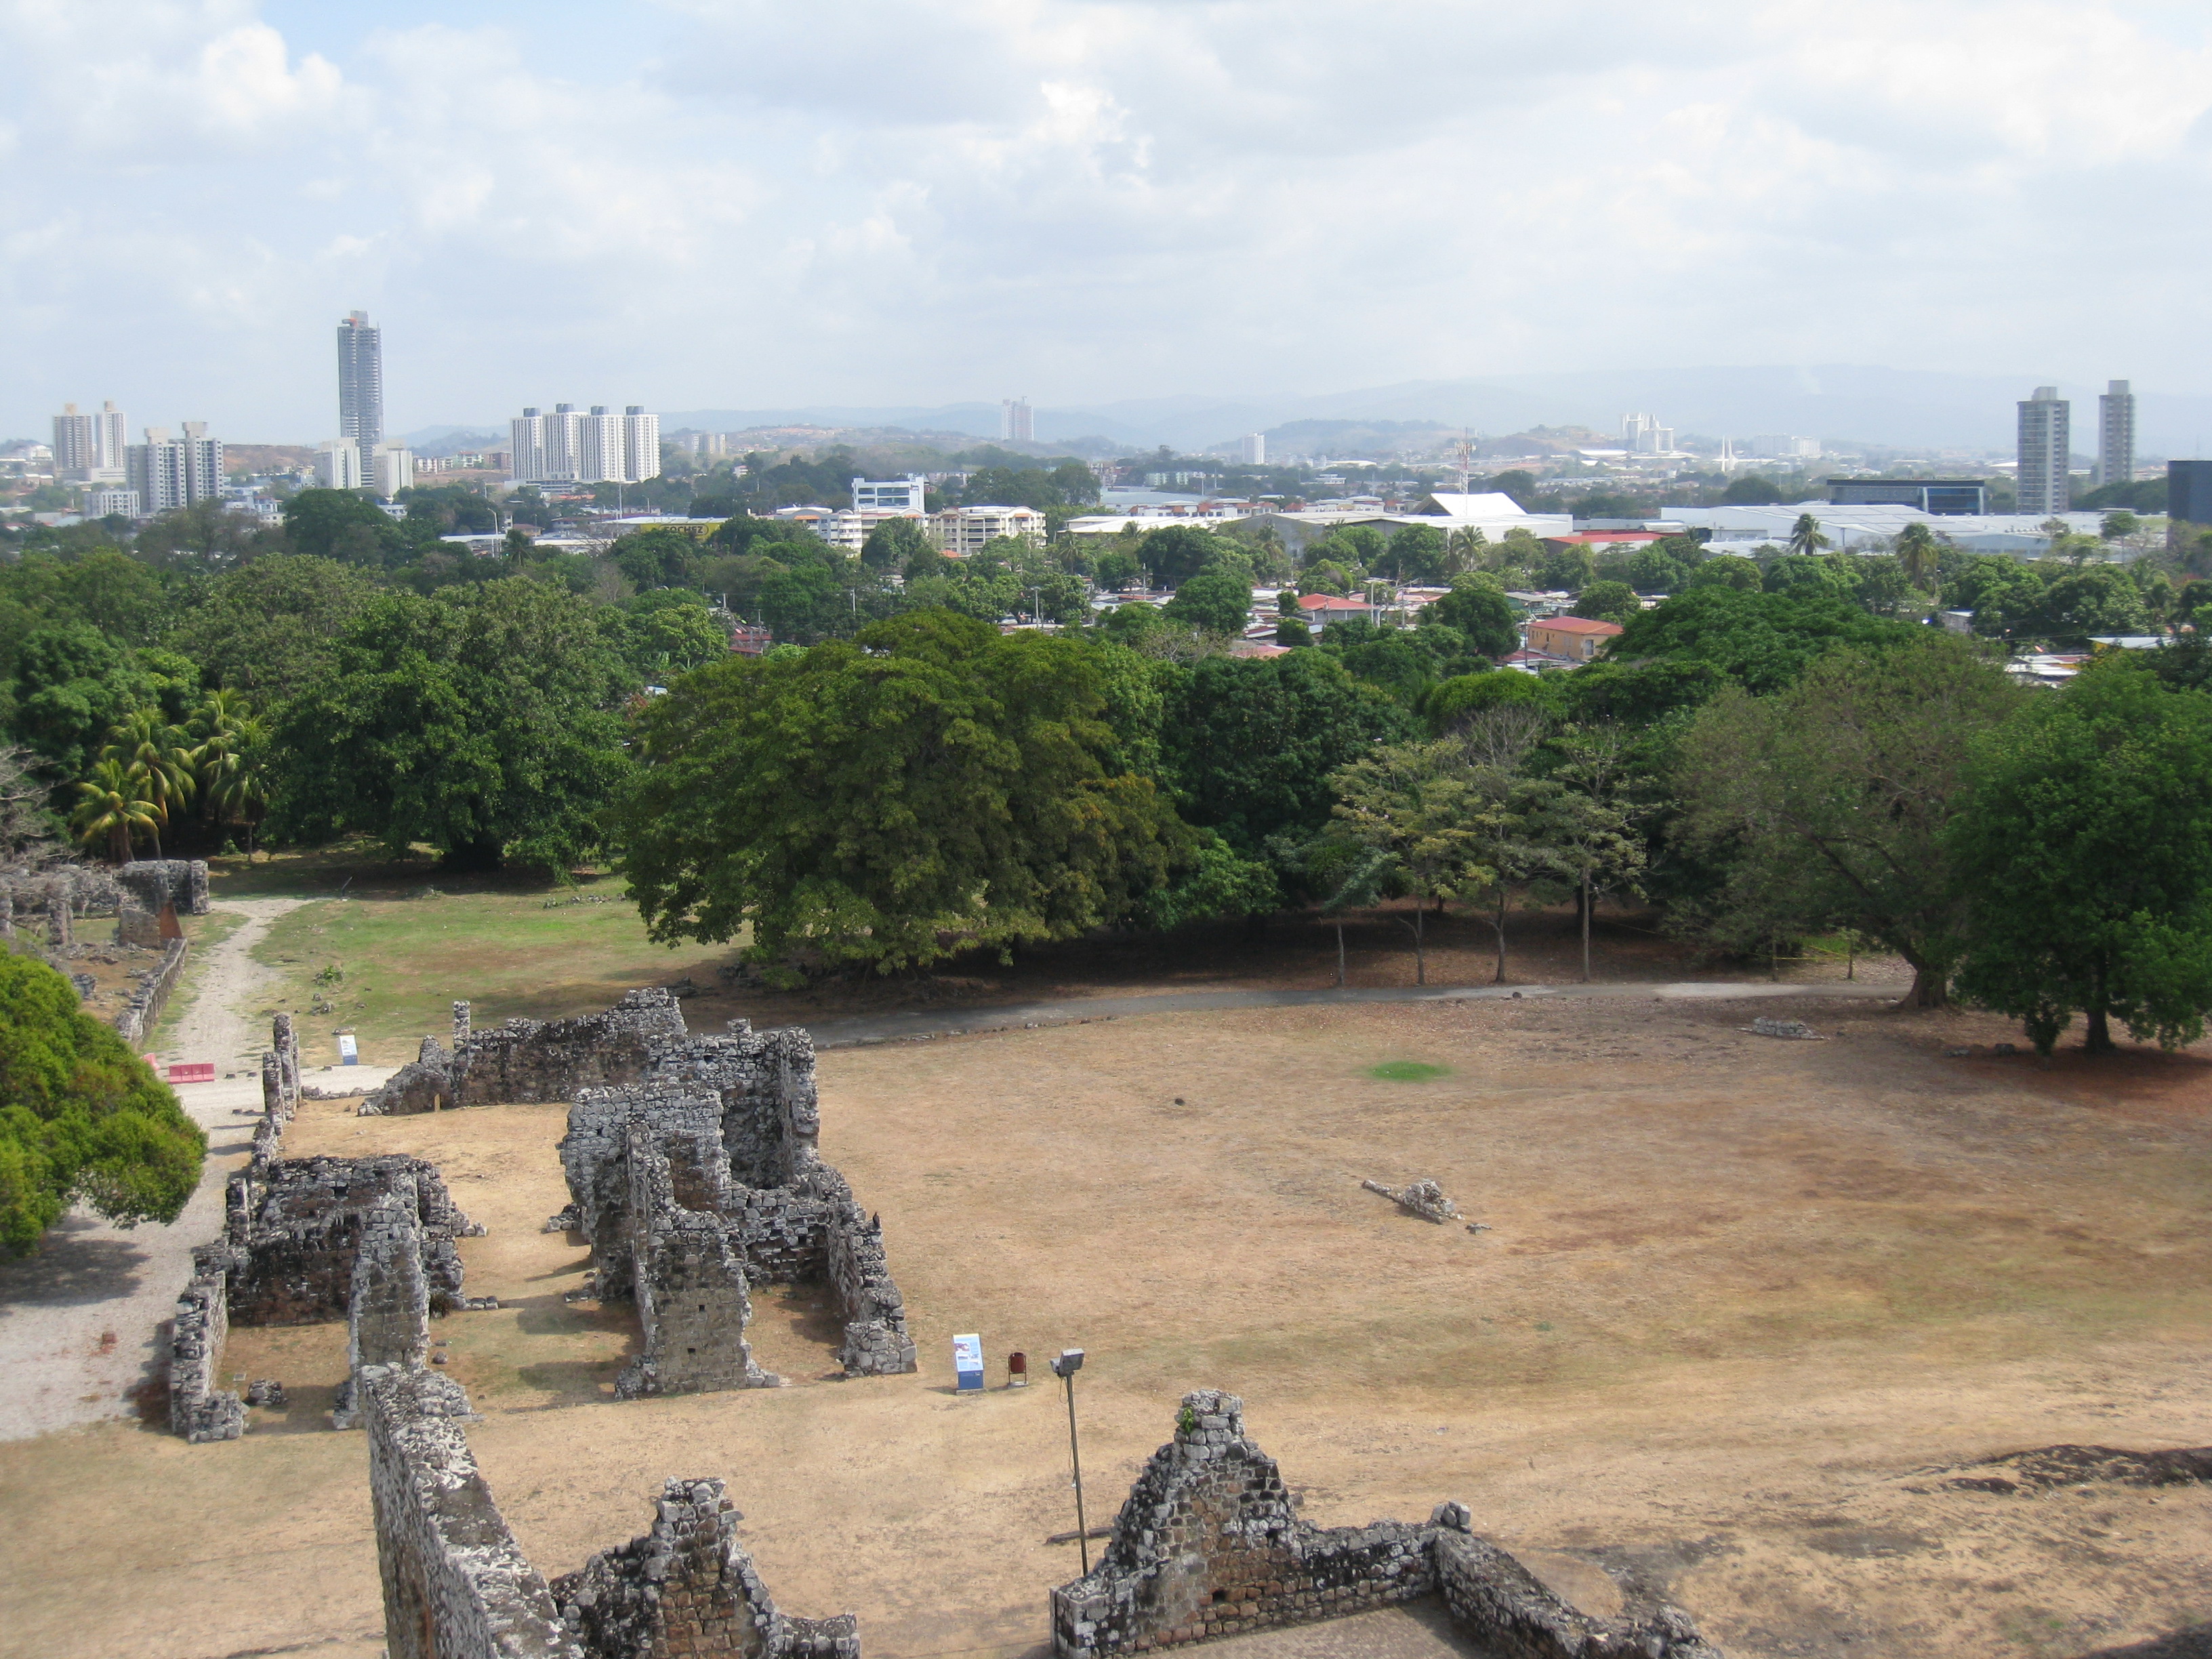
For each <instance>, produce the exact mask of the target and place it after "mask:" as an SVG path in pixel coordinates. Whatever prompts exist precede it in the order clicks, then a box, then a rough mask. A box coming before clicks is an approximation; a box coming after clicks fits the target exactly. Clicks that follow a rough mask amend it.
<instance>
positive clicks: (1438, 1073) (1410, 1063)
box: [1367, 1060, 1451, 1083]
mask: <svg viewBox="0 0 2212 1659" xmlns="http://www.w3.org/2000/svg"><path fill="white" fill-rule="evenodd" d="M1367 1075H1368V1076H1370V1077H1371V1078H1375V1079H1379V1080H1380V1081H1382V1082H1384V1083H1427V1082H1430V1081H1431V1080H1432V1079H1436V1078H1440V1077H1449V1076H1450V1075H1451V1067H1450V1066H1431V1065H1429V1064H1428V1063H1426V1062H1425V1061H1424V1060H1384V1061H1383V1063H1382V1064H1381V1065H1380V1066H1369V1067H1368V1068H1367Z"/></svg>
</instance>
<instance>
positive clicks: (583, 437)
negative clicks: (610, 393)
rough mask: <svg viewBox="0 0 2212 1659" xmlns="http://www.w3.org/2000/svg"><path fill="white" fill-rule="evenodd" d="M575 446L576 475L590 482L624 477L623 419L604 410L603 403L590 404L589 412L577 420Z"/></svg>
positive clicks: (605, 407)
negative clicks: (579, 462)
mask: <svg viewBox="0 0 2212 1659" xmlns="http://www.w3.org/2000/svg"><path fill="white" fill-rule="evenodd" d="M577 428H578V433H577V439H578V443H577V449H578V455H579V459H580V460H581V462H582V466H581V468H580V471H579V472H578V474H577V476H578V477H584V478H589V479H591V480H592V482H593V483H599V481H601V480H602V479H615V478H625V477H626V475H625V474H624V473H623V422H622V416H619V415H610V414H608V413H607V406H606V405H605V404H592V412H591V413H590V414H588V415H586V416H584V418H583V419H582V420H581V421H580V422H577Z"/></svg>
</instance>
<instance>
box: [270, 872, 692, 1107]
mask: <svg viewBox="0 0 2212 1659" xmlns="http://www.w3.org/2000/svg"><path fill="white" fill-rule="evenodd" d="M376 891H379V892H380V893H382V894H385V895H390V896H378V897H373V898H351V897H349V898H345V899H328V900H324V901H322V902H318V903H313V904H308V905H305V906H303V907H301V908H300V909H297V910H295V911H293V912H291V913H290V914H289V915H285V916H283V917H282V918H280V919H279V920H278V921H276V923H275V925H274V926H272V927H270V930H269V933H268V936H267V937H266V938H265V939H263V940H262V941H261V943H260V944H258V945H256V946H255V947H254V951H253V954H254V957H256V959H257V960H258V961H260V962H263V963H266V964H268V965H269V966H270V967H271V968H274V969H276V972H277V974H278V975H279V983H278V986H277V987H276V991H275V993H274V994H273V995H272V997H271V999H270V1002H269V1004H268V1011H269V1012H273V1011H275V1010H276V1009H279V1008H289V1009H293V1010H295V1011H296V1012H298V1014H299V1016H300V1026H301V1041H302V1042H303V1043H304V1044H305V1045H306V1048H307V1060H308V1062H309V1063H310V1064H311V1065H322V1064H328V1063H330V1062H331V1061H332V1060H335V1059H336V1058H337V1052H336V1050H337V1042H336V1041H335V1034H336V1033H337V1031H339V1030H351V1031H352V1032H353V1033H354V1034H355V1035H356V1037H357V1038H358V1040H359V1042H360V1044H361V1054H362V1060H365V1061H367V1062H368V1063H370V1064H374V1065H397V1064H398V1063H399V1062H401V1061H403V1060H411V1059H413V1058H414V1056H415V1050H416V1045H417V1044H419V1043H420V1042H421V1041H422V1037H423V1036H425V1035H426V1034H431V1033H435V1034H436V1035H438V1036H441V1037H443V1036H446V1035H447V1034H448V1033H449V1032H450V1031H451V1030H452V1029H453V1002H454V1000H455V999H457V998H458V999H463V1000H466V1001H468V1002H469V1003H470V1004H471V1010H470V1012H471V1018H473V1020H474V1021H475V1023H476V1024H478V1025H491V1024H498V1023H499V1022H500V1021H501V1020H504V1019H507V1018H513V1017H514V1016H516V1015H522V1016H526V1017H527V1018H532V1019H559V1018H567V1017H568V1016H570V1015H574V1014H583V1013H590V1012H594V1011H595V1010H598V1009H601V1008H604V1007H605V1006H607V1005H608V1004H609V1003H611V1002H613V1001H615V1000H617V998H619V997H620V996H621V995H622V994H623V992H624V991H627V990H629V989H630V988H631V987H635V986H640V985H657V984H666V983H669V982H671V981H676V980H681V979H683V978H684V977H685V976H686V975H690V976H691V977H693V978H695V979H696V980H697V981H699V982H700V983H701V984H702V985H711V984H713V983H714V969H715V967H716V966H717V965H718V964H719V963H722V962H724V961H726V960H728V958H729V957H730V956H731V954H732V951H734V949H735V947H734V946H729V947H719V948H718V947H703V948H702V947H701V946H697V945H690V946H685V947H684V948H682V949H681V950H671V949H670V948H669V947H667V946H665V945H655V944H653V943H652V942H651V941H650V940H648V939H647V938H646V936H645V924H644V923H643V921H641V920H640V919H639V916H638V914H637V908H636V907H635V905H634V904H632V903H631V902H629V898H628V897H627V896H625V895H624V894H623V890H622V889H621V887H620V886H619V884H617V883H614V882H611V881H598V882H593V883H591V884H588V885H587V886H586V888H584V889H582V890H577V891H563V890H555V889H551V888H550V887H546V886H542V885H541V886H538V887H535V888H532V889H529V890H522V891H516V890H512V889H506V890H501V889H498V888H494V889H490V890H477V891H445V890H441V889H439V888H438V887H436V886H435V885H434V884H432V883H430V882H421V883H418V884H416V886H415V887H414V888H413V889H412V890H411V892H410V894H407V895H393V894H392V889H390V888H388V887H386V888H380V889H376ZM578 899H585V900H588V901H591V902H574V901H576V900H578Z"/></svg>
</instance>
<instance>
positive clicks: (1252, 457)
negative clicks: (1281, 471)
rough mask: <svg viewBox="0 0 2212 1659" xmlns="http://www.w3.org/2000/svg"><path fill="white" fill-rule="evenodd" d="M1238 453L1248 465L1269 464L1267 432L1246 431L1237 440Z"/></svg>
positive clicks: (1239, 457)
mask: <svg viewBox="0 0 2212 1659" xmlns="http://www.w3.org/2000/svg"><path fill="white" fill-rule="evenodd" d="M1237 457H1238V459H1241V460H1242V461H1243V463H1244V465H1247V466H1265V465H1267V434H1266V433H1264V432H1248V433H1246V434H1245V435H1243V437H1242V438H1239V439H1238V440H1237Z"/></svg>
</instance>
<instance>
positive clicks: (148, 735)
mask: <svg viewBox="0 0 2212 1659" xmlns="http://www.w3.org/2000/svg"><path fill="white" fill-rule="evenodd" d="M100 758H101V759H102V760H112V761H118V762H120V763H122V764H123V765H124V766H125V768H127V769H128V770H129V771H130V774H131V776H132V777H134V778H136V779H137V780H138V781H139V783H140V786H141V788H140V794H141V798H142V799H144V800H145V802H146V803H147V805H148V806H149V808H151V810H152V811H153V814H154V821H155V825H156V826H157V827H156V828H155V831H154V856H155V858H157V859H158V858H160V857H161V829H160V828H159V827H158V826H160V825H161V824H165V823H168V821H169V812H170V809H171V808H172V807H173V806H181V805H184V803H185V802H186V801H188V800H190V799H191V798H192V794H193V792H194V791H195V790H196V789H197V787H198V785H197V781H196V780H195V778H194V776H193V772H194V770H195V762H194V758H193V755H192V751H191V747H190V744H189V741H188V734H187V733H186V732H185V730H184V729H183V728H182V727H181V726H171V725H168V724H167V722H165V721H164V720H162V719H161V714H160V713H159V712H158V711H156V710H155V709H151V708H141V709H140V710H138V711H137V713H136V714H132V715H131V716H130V718H128V719H127V720H125V721H124V722H123V723H122V724H121V725H119V726H115V727H113V728H112V730H110V731H109V732H108V734H107V746H106V748H105V749H103V750H101V751H100Z"/></svg>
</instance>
